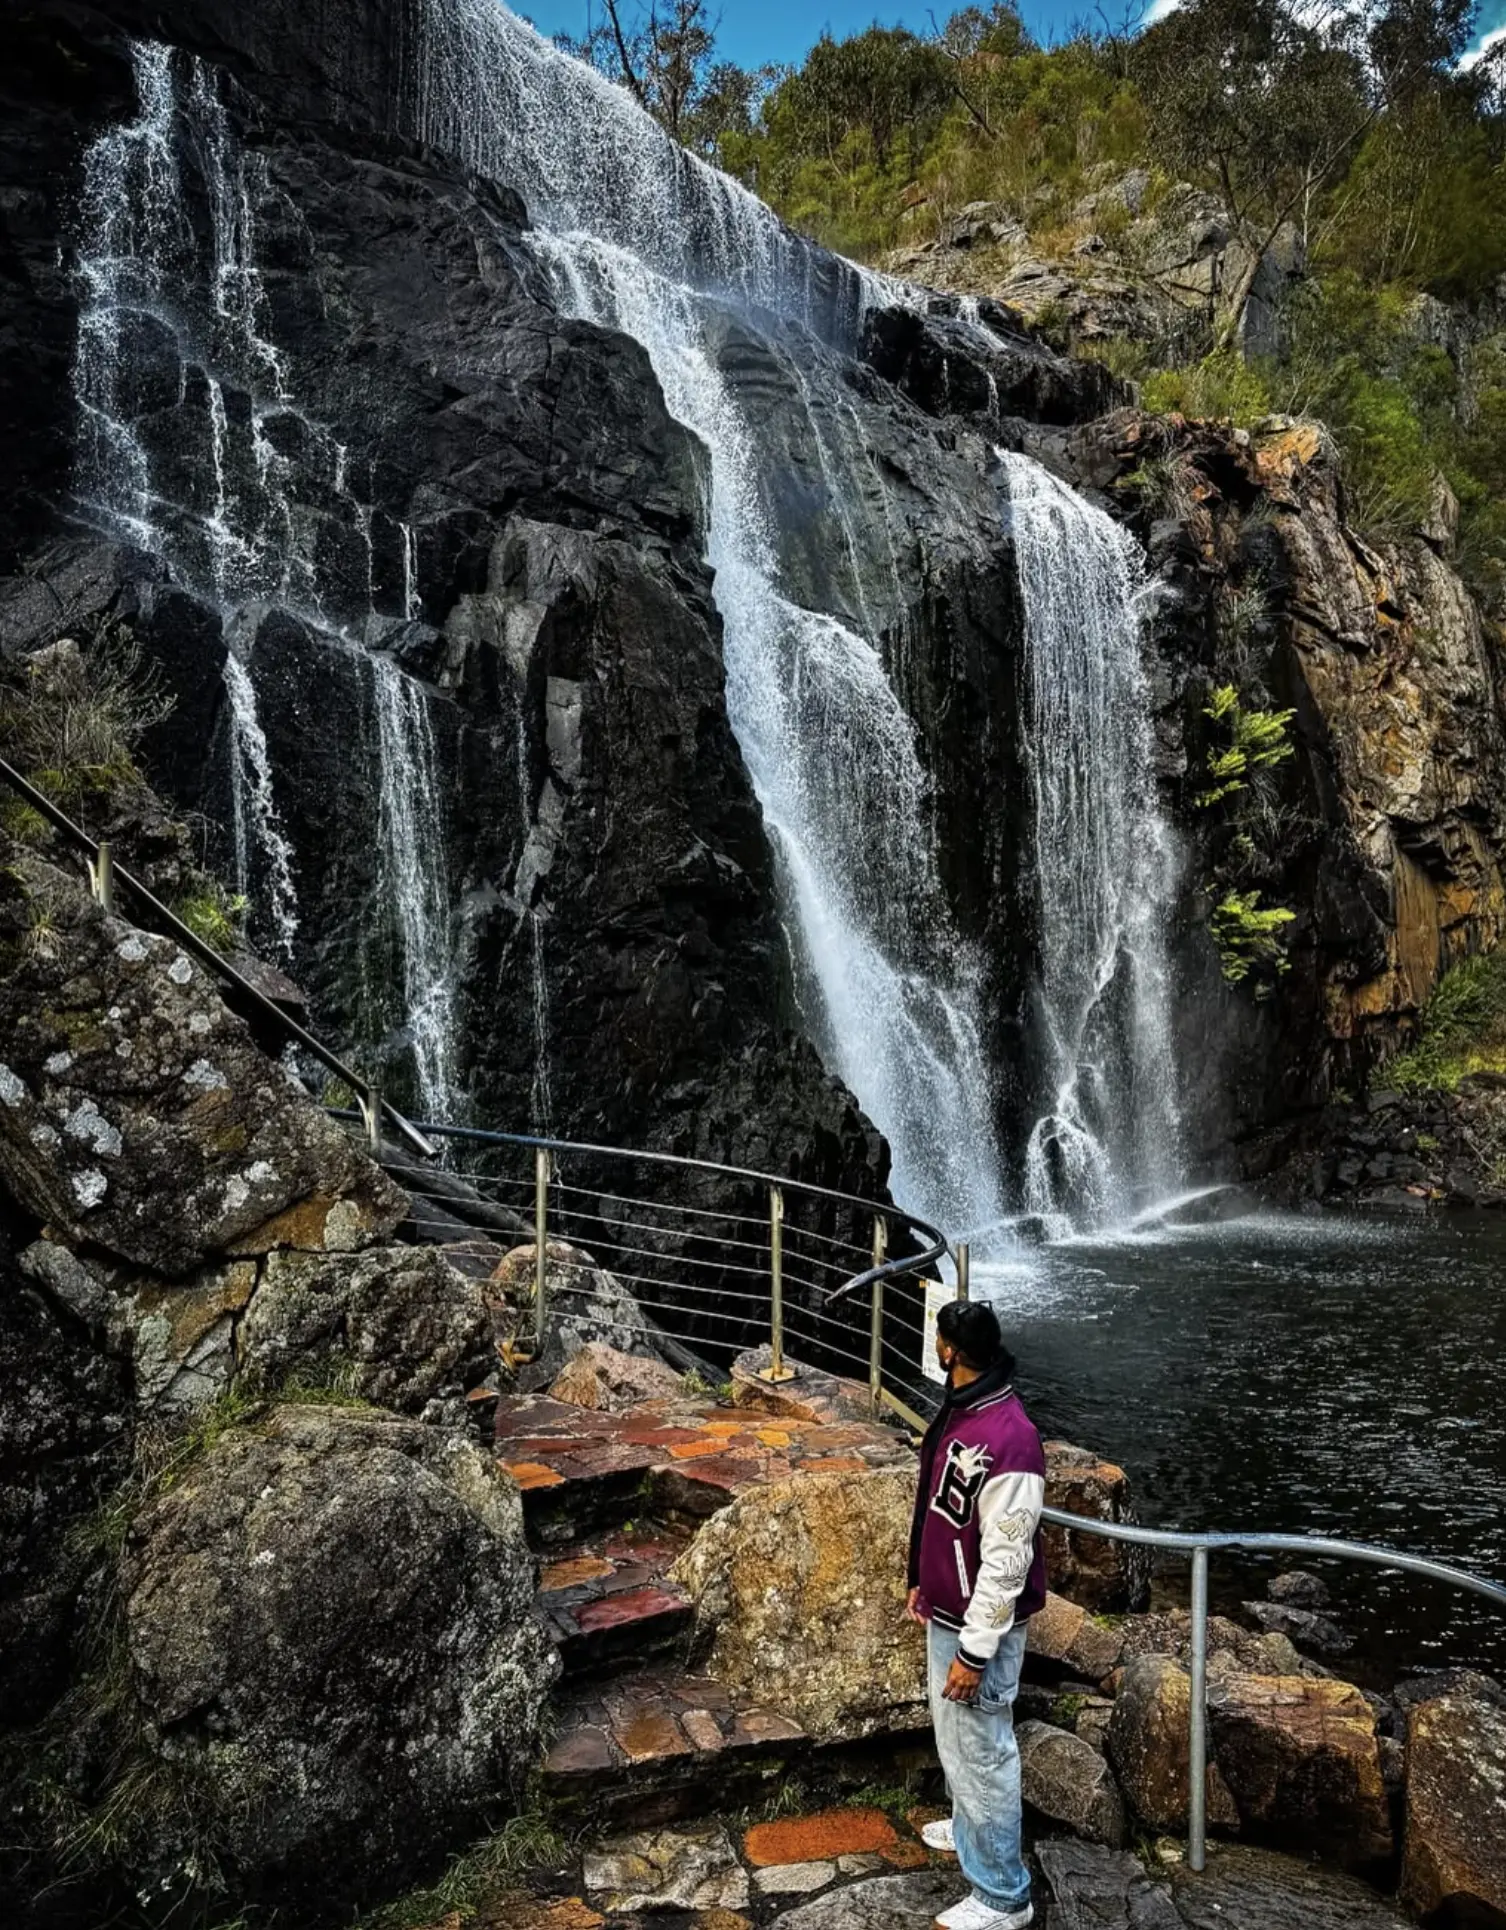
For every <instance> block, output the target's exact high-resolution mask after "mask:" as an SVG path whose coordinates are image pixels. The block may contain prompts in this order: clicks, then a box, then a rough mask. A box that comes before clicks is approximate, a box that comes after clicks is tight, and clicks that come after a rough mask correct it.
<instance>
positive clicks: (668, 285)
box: [417, 0, 1003, 1226]
mask: <svg viewBox="0 0 1506 1930" xmlns="http://www.w3.org/2000/svg"><path fill="white" fill-rule="evenodd" d="M422 67H423V72H422V82H421V87H420V94H419V99H418V102H417V130H418V131H420V132H421V133H422V134H423V135H424V136H425V138H427V139H429V140H432V141H434V142H435V143H436V144H439V145H442V146H445V147H447V148H448V149H450V151H452V152H453V151H457V150H458V151H459V152H460V153H462V154H463V155H464V156H465V157H466V159H467V160H469V161H470V162H471V164H472V165H474V166H475V167H477V168H478V170H480V171H482V172H486V173H490V174H493V175H496V176H499V177H500V178H503V179H505V180H507V181H509V182H510V183H512V184H513V185H514V186H516V187H518V188H519V189H520V190H521V191H522V193H523V195H524V198H525V200H526V201H527V203H528V207H529V213H530V217H531V219H532V220H533V222H534V224H535V226H534V231H533V234H532V237H531V239H532V243H533V246H534V248H535V250H536V252H537V253H538V254H539V255H540V256H541V258H542V259H543V260H544V261H545V262H546V264H547V265H548V266H549V267H550V269H551V270H552V272H553V276H554V280H555V285H556V288H557V291H558V294H559V298H560V300H561V304H562V306H563V307H564V308H565V309H566V310H567V311H568V312H569V313H572V314H574V315H577V316H580V317H583V318H585V319H588V320H592V321H595V322H597V323H600V324H602V325H604V326H607V327H611V328H616V329H620V330H622V331H623V332H625V333H627V334H629V335H631V336H633V337H634V338H635V339H636V340H637V341H638V342H639V343H640V344H641V345H642V346H643V347H644V348H645V350H646V351H647V353H648V355H649V358H650V360H651V362H652V364H653V367H654V371H655V374H656V375H657V376H658V379H659V382H660V384H661V386H662V388H663V391H664V395H665V399H666V402H667V403H668V406H669V409H670V412H671V414H673V415H674V416H675V417H676V418H677V419H678V420H679V421H680V422H682V423H684V424H685V425H686V426H687V427H688V428H690V429H691V430H693V431H694V433H695V434H696V435H697V436H698V437H699V438H700V440H701V441H702V442H703V443H704V445H705V446H706V448H707V450H708V452H709V454H710V500H709V504H708V522H709V544H708V550H709V560H710V562H711V563H712V565H713V568H714V570H715V573H716V582H715V593H716V600H717V605H718V608H719V609H720V611H721V613H722V618H723V624H724V630H725V654H726V664H727V704H728V712H729V716H730V718H731V722H732V726H733V729H734V731H735V733H736V735H737V738H738V741H739V744H740V745H741V747H742V750H743V754H744V757H745V758H746V760H747V763H748V768H749V771H750V774H751V776H752V779H753V784H754V788H755V790H756V791H757V794H758V797H759V801H760V803H761V805H762V807H763V811H764V816H765V820H766V822H767V824H768V826H769V829H770V831H771V833H772V836H773V839H774V842H775V848H776V855H777V858H778V862H779V870H780V875H781V878H782V882H783V888H784V895H785V899H786V903H787V904H788V906H789V907H790V909H791V910H792V911H793V913H794V917H793V919H792V921H791V923H792V924H793V926H794V933H795V949H796V952H797V958H796V967H797V980H798V982H799V983H801V984H802V985H803V986H804V987H805V988H807V992H808V994H809V996H808V997H807V1000H806V1004H807V1013H806V1016H807V1021H808V1023H809V1025H810V1028H811V1030H812V1031H813V1032H814V1033H815V1034H816V1036H817V1038H818V1040H819V1042H820V1043H821V1044H822V1045H823V1047H824V1048H825V1051H826V1054H827V1057H828V1059H829V1061H830V1063H831V1064H832V1065H833V1067H834V1069H835V1070H836V1071H838V1072H839V1073H840V1074H841V1076H842V1077H843V1079H844V1080H845V1081H846V1082H847V1084H848V1085H849V1086H851V1087H852V1089H853V1090H854V1091H855V1092H856V1093H857V1094H858V1096H859V1098H860V1099H861V1100H862V1102H863V1104H864V1106H865V1108H866V1109H867V1111H868V1112H869V1114H870V1115H871V1116H872V1118H873V1119H874V1120H875V1121H876V1123H877V1124H878V1125H879V1126H880V1128H881V1129H882V1130H883V1132H884V1133H885V1135H886V1137H887V1138H888V1140H889V1142H890V1145H891V1147H892V1149H893V1154H894V1179H893V1184H894V1188H895V1191H896V1193H897V1194H898V1195H899V1196H901V1197H903V1198H904V1199H905V1200H906V1201H907V1202H908V1203H910V1204H911V1205H913V1206H914V1207H915V1209H916V1210H917V1211H920V1212H923V1213H926V1214H928V1215H930V1216H932V1217H935V1218H938V1219H940V1220H942V1221H943V1222H946V1223H949V1224H951V1225H953V1226H956V1225H970V1224H973V1223H975V1222H978V1221H983V1220H997V1219H998V1218H999V1217H1000V1216H1001V1214H1002V1212H1003V1202H1002V1195H1001V1189H1000V1182H999V1167H998V1159H997V1154H996V1148H995V1140H994V1131H993V1124H992V1105H991V1090H990V1080H989V1075H988V1069H987V1059H986V1055H985V1053H984V1051H983V1047H982V1042H981V1038H980V1028H979V1022H978V1018H977V1010H976V997H975V993H974V987H973V974H972V970H971V966H970V962H969V961H968V959H967V958H966V956H965V954H964V952H963V950H962V948H961V947H960V946H959V945H958V944H957V943H956V941H955V940H954V938H953V936H952V934H951V932H950V930H949V925H948V919H947V915H946V909H945V904H944V900H943V896H942V892H941V888H940V884H939V880H938V875H937V869H936V863H935V853H934V850H933V846H932V840H931V836H930V831H929V826H928V823H927V809H926V801H927V786H926V780H925V777H924V773H923V771H922V768H921V764H920V759H919V755H918V752H917V746H916V740H915V731H914V727H913V725H912V724H911V722H910V719H909V718H908V716H907V715H906V714H905V712H904V710H903V708H902V706H901V705H900V703H899V700H898V698H897V697H896V695H895V693H894V691H893V689H892V687H891V685H890V683H889V680H888V678H887V676H886V674H885V670H884V665H883V661H882V658H881V656H880V653H879V650H878V648H877V647H876V642H875V640H874V638H873V637H870V636H864V635H860V634H858V632H857V631H856V630H854V629H852V628H850V627H848V626H847V625H846V624H844V623H842V622H840V621H838V620H837V618H835V617H833V616H830V615H826V614H823V613H821V612H818V611H815V610H811V609H807V608H802V607H800V605H798V604H797V603H796V602H794V601H793V600H792V599H791V598H790V596H789V595H788V594H786V592H785V591H784V589H783V588H782V577H783V571H782V556H781V548H782V539H784V538H785V537H786V536H787V535H788V532H786V531H783V530H781V528H780V526H779V520H778V517H777V514H776V513H775V512H774V511H773V510H772V508H771V506H770V503H769V501H768V500H767V492H766V489H765V487H764V482H765V480H766V478H767V472H768V468H769V462H768V459H767V458H766V456H765V454H764V452H763V451H762V450H761V449H760V446H759V434H758V423H757V421H756V418H755V415H754V412H753V410H752V409H751V408H750V407H749V406H748V405H747V404H746V403H745V402H744V400H743V399H742V398H741V397H740V396H739V394H738V392H737V389H736V387H735V385H734V384H733V383H732V382H731V381H730V380H729V379H728V378H727V376H726V374H725V373H724V371H723V369H722V368H721V366H719V363H718V359H717V348H716V345H717V342H718V340H719V335H720V331H721V329H722V327H723V325H724V323H725V317H726V305H727V304H729V303H730V304H732V305H733V306H734V307H735V308H737V309H738V310H739V311H741V312H742V313H743V314H744V316H745V317H750V318H751V319H752V321H753V323H754V325H755V326H757V327H759V328H760V331H761V332H767V333H768V335H769V341H768V346H770V347H771V348H775V350H776V352H778V351H777V342H776V341H775V339H774V338H775V337H776V336H777V335H778V333H779V332H780V331H781V330H782V329H785V328H789V327H791V326H794V327H795V328H797V329H798V330H800V331H801V333H800V336H799V345H800V350H801V353H802V355H803V358H804V360H805V362H806V373H805V375H804V376H802V375H801V374H800V373H798V372H796V371H794V369H793V365H790V366H791V367H792V386H793V387H794V388H795V389H796V390H797V391H801V392H803V391H804V390H805V383H806V381H808V379H809V370H810V366H811V358H812V356H813V355H814V353H815V351H816V350H817V348H818V345H819V344H818V342H816V341H813V340H812V335H814V336H815V337H818V338H819V340H820V341H823V342H825V343H828V344H830V345H832V346H834V347H836V348H838V349H844V350H850V349H851V348H852V347H853V346H854V345H855V342H856V338H857V332H858V327H859V324H860V321H861V316H862V309H863V304H864V301H865V299H866V290H867V287H868V282H867V280H866V279H865V277H864V276H863V275H862V274H861V272H860V271H858V270H857V269H854V268H852V267H850V266H849V265H848V264H846V263H843V262H840V261H837V260H834V259H833V258H832V257H831V256H829V255H827V254H825V253H824V252H823V251H821V250H819V249H816V248H814V247H812V246H810V245H809V244H807V243H805V242H803V241H801V240H800V239H799V238H798V237H796V236H794V235H793V234H791V233H790V231H789V230H788V229H786V228H785V227H784V226H783V225H782V224H781V223H780V222H779V221H778V220H777V219H776V218H775V217H774V215H773V214H772V213H771V212H770V211H769V210H768V208H766V207H765V206H764V205H763V204H762V203H761V202H759V201H757V200H756V199H755V198H754V197H753V196H751V195H749V194H748V193H746V191H745V190H743V189H742V188H740V187H738V186H737V185H736V184H735V183H734V182H732V181H729V180H728V179H727V178H726V177H725V176H722V175H719V174H717V173H715V172H714V171H713V170H711V169H709V168H706V167H705V166H703V165H702V164H701V163H699V162H697V161H695V160H694V159H693V158H692V157H691V156H690V155H688V154H687V153H686V152H685V151H684V150H683V149H682V148H680V147H679V146H678V145H677V144H676V143H675V142H673V141H671V140H670V139H669V138H668V137H667V136H666V135H665V134H664V133H663V132H662V130H660V129H659V128H658V126H657V125H656V124H655V123H654V122H653V121H652V120H651V119H650V118H649V116H647V115H646V114H643V113H642V112H641V111H640V110H638V109H637V108H636V107H634V106H633V104H632V103H631V102H630V101H629V99H628V98H627V96H626V95H625V94H623V93H622V91H621V90H620V89H618V88H615V87H613V86H611V85H610V84H609V83H607V82H606V81H604V80H603V79H602V78H601V77H600V76H598V75H596V74H594V73H593V72H591V70H590V69H588V68H586V67H584V66H582V65H581V64H580V63H579V62H576V61H572V60H568V59H566V58H565V57H563V56H561V55H560V54H558V53H557V52H556V51H555V50H554V49H553V48H552V47H550V46H549V45H548V44H547V43H546V42H544V41H543V40H541V39H540V38H539V37H538V36H537V35H536V34H535V33H534V32H533V31H532V30H531V29H530V28H528V27H525V26H524V25H523V24H522V23H521V22H519V21H518V20H516V19H515V18H514V17H513V16H512V15H510V14H508V13H507V12H506V11H505V10H504V9H503V8H501V7H500V6H497V5H495V4H493V0H431V4H430V5H429V7H428V8H427V11H426V17H425V33H424V49H423V64H422ZM807 330H808V331H810V333H805V332H804V331H807ZM806 433H807V435H808V436H809V437H810V439H811V446H812V447H813V449H814V451H815V454H816V458H817V462H818V465H819V471H820V473H821V475H822V478H823V480H824V482H825V486H826V492H827V496H828V508H829V511H830V513H831V514H832V515H833V517H834V519H835V520H836V522H837V523H838V525H839V526H841V527H843V528H844V531H846V524H845V522H844V518H845V517H846V515H847V507H848V503H849V501H852V500H856V499H857V498H858V497H859V496H860V494H861V485H860V482H859V480H858V479H857V478H856V477H855V476H854V474H853V473H852V472H851V464H852V462H853V460H854V457H853V455H852V453H851V452H849V451H848V450H847V449H846V448H845V447H843V446H840V445H839V444H838V442H837V441H836V439H830V440H828V441H825V442H823V441H822V439H821V437H820V435H819V433H818V432H817V430H816V428H815V424H814V421H813V420H811V419H810V418H809V412H808V420H807V424H806ZM857 459H858V460H860V461H862V462H863V463H865V464H866V463H867V460H868V459H867V457H866V453H864V454H862V455H861V456H860V457H858V458H857ZM870 480H871V475H870ZM847 546H848V549H849V552H852V551H853V550H854V547H855V546H854V544H853V542H852V538H851V535H850V532H849V533H848V534H847ZM852 574H853V578H854V597H853V600H854V605H855V608H856V610H857V611H858V612H860V613H861V615H860V620H861V621H863V622H864V624H865V627H866V626H869V625H870V624H871V623H872V621H873V619H872V618H870V617H869V615H868V609H867V601H866V600H865V598H864V595H863V586H862V583H861V580H860V573H859V570H858V566H857V563H856V560H855V558H853V560H852ZM896 587H897V585H896ZM885 614H886V615H887V618H888V620H889V622H890V623H891V624H893V625H896V626H897V625H898V624H899V623H900V622H901V621H902V612H901V611H900V610H899V609H898V608H897V607H896V608H892V609H889V610H888V611H887V612H885Z"/></svg>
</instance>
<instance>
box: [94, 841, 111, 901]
mask: <svg viewBox="0 0 1506 1930" xmlns="http://www.w3.org/2000/svg"><path fill="white" fill-rule="evenodd" d="M89 889H90V891H91V892H92V893H93V894H94V902H95V903H96V904H97V905H98V906H99V908H100V910H101V911H102V912H103V913H104V914H105V916H106V917H107V918H108V917H109V916H110V915H111V914H112V913H113V912H114V910H115V854H114V852H113V851H112V850H111V849H110V846H109V844H108V843H107V842H104V841H101V843H100V845H99V847H98V855H97V856H96V857H94V858H92V859H91V860H90V862H89Z"/></svg>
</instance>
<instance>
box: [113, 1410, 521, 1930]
mask: <svg viewBox="0 0 1506 1930" xmlns="http://www.w3.org/2000/svg"><path fill="white" fill-rule="evenodd" d="M534 1581H535V1564H534V1560H533V1557H532V1555H531V1554H530V1552H529V1550H528V1546H527V1543H526V1541H525V1538H524V1532H523V1510H522V1505H521V1500H520V1497H519V1495H518V1491H517V1489H516V1487H515V1486H514V1484H513V1483H512V1482H511V1480H510V1479H509V1478H508V1477H507V1476H506V1475H505V1474H503V1473H502V1472H501V1471H500V1470H499V1469H498V1468H497V1467H496V1465H495V1463H494V1462H493V1460H492V1458H491V1456H490V1455H489V1454H487V1453H485V1452H483V1450H482V1449H480V1448H479V1447H475V1446H472V1445H470V1444H468V1443H467V1442H466V1441H465V1440H464V1439H463V1438H461V1437H458V1436H456V1435H454V1434H450V1433H446V1432H445V1431H443V1430H440V1429H435V1428H427V1427H423V1426H421V1425H419V1424H418V1423H416V1422H411V1421H403V1420H399V1419H397V1418H396V1417H394V1416H391V1415H381V1414H374V1413H362V1412H353V1411H350V1410H345V1409H341V1408H338V1407H335V1408H329V1407H319V1408H299V1407H284V1408H281V1409H278V1410H277V1411H276V1412H275V1413H273V1414H272V1415H271V1416H270V1417H269V1418H266V1419H263V1420H262V1421H261V1422H260V1423H259V1424H258V1425H257V1426H256V1427H255V1428H249V1429H245V1430H237V1431H234V1432H232V1433H230V1434H228V1435H226V1436H225V1437H224V1438H223V1439H221V1440H220V1441H219V1442H217V1443H216V1445H215V1446H214V1447H213V1448H212V1449H211V1450H210V1452H209V1454H208V1455H207V1457H206V1458H205V1460H204V1462H203V1464H202V1465H201V1466H200V1467H198V1468H197V1469H195V1470H193V1472H192V1474H191V1475H190V1477H189V1478H186V1479H184V1480H182V1481H180V1482H179V1483H178V1485H177V1486H176V1487H174V1488H173V1489H172V1490H171V1491H170V1492H168V1493H166V1494H165V1495H163V1496H162V1497H161V1498H160V1499H158V1500H156V1501H154V1502H153V1503H152V1504H151V1505H150V1506H149V1507H148V1509H147V1510H146V1511H145V1512H144V1514H143V1515H142V1517H141V1518H140V1519H139V1521H138V1522H137V1524H136V1528H135V1532H134V1534H133V1536H132V1542H131V1547H130V1551H129V1556H128V1559H127V1562H126V1565H125V1571H124V1576H123V1586H124V1604H125V1616H126V1622H127V1628H128V1639H129V1650H130V1689H131V1708H132V1714H133V1717H134V1719H135V1721H136V1723H137V1725H138V1729H137V1738H136V1745H135V1746H136V1748H137V1749H138V1750H144V1751H146V1752H147V1753H148V1755H149V1756H150V1757H152V1758H155V1759H156V1763H157V1769H156V1773H157V1774H158V1776H159V1777H168V1778H171V1777H174V1776H176V1777H177V1778H179V1779H180V1781H181V1782H182V1783H183V1784H184V1785H185V1786H186V1787H189V1788H191V1789H192V1790H193V1791H194V1797H193V1801H192V1802H191V1803H184V1805H183V1806H182V1812H181V1814H180V1817H179V1822H178V1827H179V1829H180V1830H181V1831H182V1840H177V1841H175V1840H174V1839H173V1836H172V1833H171V1830H170V1829H169V1830H166V1831H164V1833H163V1840H162V1841H161V1843H160V1846H159V1849H160V1854H161V1856H162V1860H163V1864H164V1869H165V1872H166V1873H167V1874H168V1875H169V1877H170V1878H171V1879H176V1877H177V1875H178V1864H179V1861H180V1859H182V1858H183V1857H185V1856H186V1855H188V1856H191V1855H192V1854H193V1853H194V1851H195V1848H196V1846H202V1845H205V1844H207V1845H210V1846H212V1849H213V1851H214V1852H215V1853H217V1854H218V1855H219V1856H220V1857H221V1858H222V1859H223V1860H224V1862H225V1864H226V1866H227V1867H228V1868H229V1869H230V1870H232V1871H233V1872H234V1876H235V1881H236V1885H237V1889H238V1891H239V1893H240V1894H242V1895H248V1896H253V1897H263V1898H266V1897H273V1896H281V1897H282V1898H284V1899H289V1900H292V1901H294V1903H295V1907H296V1910H297V1913H298V1914H300V1915H301V1916H304V1917H312V1916H315V1915H316V1914H318V1912H319V1910H320V1908H321V1906H322V1907H323V1908H324V1909H326V1910H336V1911H348V1910H349V1909H350V1907H351V1905H352V1903H353V1902H354V1901H356V1900H357V1899H358V1898H361V1897H369V1896H371V1895H373V1894H374V1893H375V1894H380V1893H381V1891H382V1890H383V1888H384V1887H388V1888H389V1891H390V1886H392V1885H393V1884H394V1883H395V1882H396V1881H397V1880H399V1879H400V1878H401V1876H402V1875H403V1873H405V1872H408V1871H411V1870H413V1869H414V1868H415V1867H416V1866H418V1865H419V1864H420V1863H421V1861H422V1859H424V1858H425V1857H426V1856H429V1855H432V1854H433V1852H434V1851H435V1849H436V1848H437V1847H438V1846H440V1845H442V1844H444V1843H446V1842H448V1841H451V1840H453V1837H454V1834H455V1832H456V1828H457V1824H458V1823H459V1822H460V1820H461V1819H462V1818H465V1817H467V1816H471V1817H475V1816H479V1814H480V1812H481V1811H482V1810H483V1809H484V1808H485V1807H486V1806H487V1805H489V1804H494V1803H495V1802H496V1801H497V1800H498V1798H499V1796H500V1795H501V1794H502V1792H504V1791H505V1790H507V1788H508V1787H509V1780H510V1778H512V1777H513V1776H515V1775H518V1774H520V1773H521V1772H522V1771H523V1769H524V1768H525V1766H526V1765H527V1764H528V1763H529V1762H530V1761H531V1759H532V1753H533V1748H534V1745H535V1741H536V1738H537V1729H538V1720H539V1712H540V1708H541V1705H542V1702H543V1699H544V1696H545V1694H546V1693H547V1690H548V1687H549V1685H550V1682H551V1681H552V1679H553V1676H554V1674H555V1672H556V1670H555V1665H554V1662H553V1657H552V1654H551V1652H550V1650H549V1649H548V1647H547V1645H546V1639H545V1636H544V1634H543V1631H542V1630H541V1629H540V1628H539V1627H538V1626H537V1624H536V1623H535V1621H534V1619H533V1593H534ZM440 1655H442V1656H443V1658H444V1662H443V1666H436V1663H435V1657H436V1656H440ZM199 1853H200V1854H202V1848H200V1851H199Z"/></svg>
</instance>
